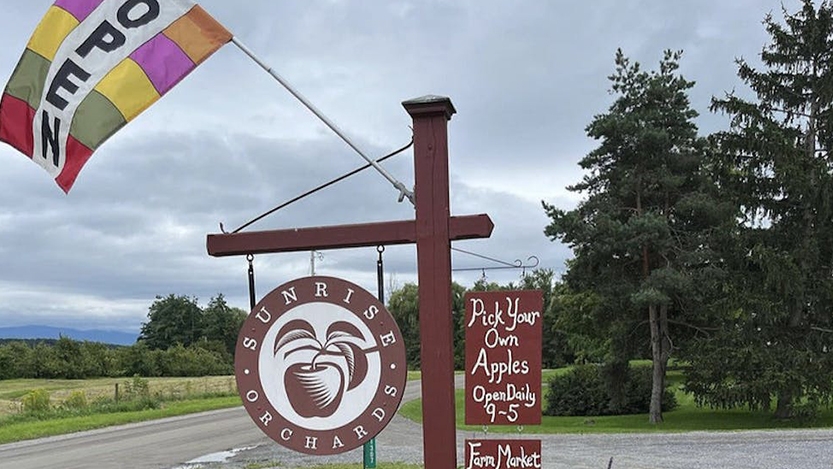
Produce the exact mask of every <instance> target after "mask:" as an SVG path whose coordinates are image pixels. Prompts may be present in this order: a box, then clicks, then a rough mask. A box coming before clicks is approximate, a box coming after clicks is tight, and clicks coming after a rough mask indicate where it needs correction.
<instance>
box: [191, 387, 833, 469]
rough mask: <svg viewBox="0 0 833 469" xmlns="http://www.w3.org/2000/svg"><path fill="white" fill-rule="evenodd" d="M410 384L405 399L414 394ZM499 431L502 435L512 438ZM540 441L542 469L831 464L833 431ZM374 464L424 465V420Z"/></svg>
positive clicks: (279, 457)
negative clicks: (397, 462)
mask: <svg viewBox="0 0 833 469" xmlns="http://www.w3.org/2000/svg"><path fill="white" fill-rule="evenodd" d="M419 392H420V391H419V389H418V382H417V383H416V384H414V383H409V389H408V390H407V394H406V395H407V396H409V397H406V399H405V400H407V399H408V398H413V397H415V396H418V395H419ZM484 436H485V435H484V434H483V433H482V432H481V433H472V432H457V448H458V451H457V453H458V454H457V465H458V467H461V466H462V467H465V461H464V458H463V444H464V441H465V439H467V438H483V437H484ZM513 437H515V436H513V435H509V436H507V435H501V437H500V438H513ZM523 437H524V438H533V439H541V440H542V442H541V446H542V451H543V454H542V460H543V467H544V468H548V469H549V468H551V469H607V467H608V464H609V463H610V460H611V458H613V463H612V465H611V468H612V469H719V468H726V469H833V429H821V430H770V431H743V432H690V433H672V434H657V433H650V434H615V435H599V434H596V435H524V436H523ZM377 459H378V462H379V467H380V468H384V462H386V461H388V462H391V461H400V462H409V463H422V461H423V459H422V426H421V425H419V424H417V423H414V422H412V421H410V420H407V419H405V418H403V417H401V416H399V415H397V416H396V417H394V418H393V420H391V423H390V424H389V425H388V427H387V428H386V429H385V430H384V431H383V432H382V433H381V434H380V435H379V437H378V438H377ZM361 461H362V453H361V449H358V450H354V451H351V452H349V453H345V454H341V455H337V456H332V457H324V458H322V457H313V456H307V455H304V454H301V453H295V452H293V451H290V450H287V449H285V448H283V447H282V446H280V445H278V444H276V443H273V442H272V441H271V440H268V439H266V438H265V437H264V442H263V443H262V444H260V445H258V446H256V447H254V448H250V449H246V450H243V451H240V452H239V453H237V454H236V455H235V456H234V457H232V458H230V459H228V460H227V461H224V462H221V463H220V462H217V463H208V464H199V465H196V464H195V465H192V466H183V469H185V468H189V467H190V468H194V469H196V468H197V467H202V468H204V469H213V468H225V469H245V468H246V466H247V465H248V466H249V467H253V466H255V465H259V467H263V468H267V467H269V466H270V465H273V466H274V467H276V468H277V467H280V468H282V469H284V468H295V467H305V466H313V465H320V464H325V463H336V462H343V463H361Z"/></svg>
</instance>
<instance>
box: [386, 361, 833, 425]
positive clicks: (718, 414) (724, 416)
mask: <svg viewBox="0 0 833 469" xmlns="http://www.w3.org/2000/svg"><path fill="white" fill-rule="evenodd" d="M566 370H567V369H566V368H563V369H558V370H548V371H545V373H544V382H546V381H547V377H548V376H552V374H558V373H564V372H566ZM668 382H669V385H671V386H673V388H674V390H675V395H676V397H677V402H678V403H679V406H678V407H677V408H676V409H675V410H673V411H671V412H665V413H663V418H664V422H663V423H661V424H659V425H652V424H650V423H648V415H647V414H638V415H617V416H599V417H549V416H544V417H543V418H542V422H541V425H535V426H526V427H523V428H522V433H526V434H536V433H543V434H547V433H638V432H684V431H715V430H717V431H721V430H753V429H754V430H763V429H784V428H827V427H833V409H829V408H828V409H824V410H822V412H821V414H820V416H819V418H817V419H815V420H813V421H811V422H801V421H796V420H776V419H773V418H772V414H771V413H769V412H752V411H749V410H745V409H734V410H722V409H711V408H708V407H698V406H697V405H696V404H695V402H694V397H693V396H692V395H690V394H687V393H685V392H683V391H682V389H681V384H682V382H683V375H682V372H681V371H676V370H672V371H669V372H668ZM544 393H546V388H545V389H544ZM542 407H543V403H542ZM456 409H457V416H456V417H457V425H458V427H459V428H461V429H464V430H468V431H480V432H482V431H483V427H482V426H466V425H463V422H464V421H465V403H464V393H463V391H462V390H458V391H457V393H456ZM400 412H401V413H402V415H404V416H405V417H407V418H409V419H411V420H414V421H416V422H421V421H422V401H420V400H416V401H411V402H408V403H406V404H404V405H403V407H402V410H401V411H400ZM488 432H489V433H518V428H517V427H509V426H490V427H488Z"/></svg>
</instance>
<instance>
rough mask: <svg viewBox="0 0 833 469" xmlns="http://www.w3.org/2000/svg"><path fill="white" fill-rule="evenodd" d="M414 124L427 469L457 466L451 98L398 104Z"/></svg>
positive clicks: (452, 108) (435, 98)
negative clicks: (453, 315)
mask: <svg viewBox="0 0 833 469" xmlns="http://www.w3.org/2000/svg"><path fill="white" fill-rule="evenodd" d="M402 105H403V106H404V107H405V110H406V111H408V114H410V115H411V117H412V118H413V122H414V173H415V175H414V179H415V187H414V192H415V194H416V238H417V241H416V245H417V265H418V274H417V279H418V283H419V323H420V338H421V350H422V351H421V356H420V359H421V368H422V418H423V454H424V459H425V468H426V469H454V468H456V467H457V440H456V430H455V428H456V427H455V421H454V417H455V412H454V346H453V333H452V327H453V319H452V317H451V242H450V237H449V217H450V216H451V209H450V206H449V196H448V121H449V120H450V119H451V116H452V115H453V114H454V113H455V112H456V111H455V109H454V105H452V104H451V100H450V99H449V98H446V97H440V96H425V97H422V98H417V99H413V100H410V101H405V102H404V103H402Z"/></svg>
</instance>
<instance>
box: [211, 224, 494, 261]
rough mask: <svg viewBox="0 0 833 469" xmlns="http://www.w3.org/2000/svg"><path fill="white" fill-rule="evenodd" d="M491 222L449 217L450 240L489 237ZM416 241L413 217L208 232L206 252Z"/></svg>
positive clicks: (232, 253)
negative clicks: (232, 231) (400, 219)
mask: <svg viewBox="0 0 833 469" xmlns="http://www.w3.org/2000/svg"><path fill="white" fill-rule="evenodd" d="M492 229H494V224H493V223H492V220H491V219H490V218H489V216H488V215H485V214H481V215H466V216H459V217H450V218H449V219H448V230H449V237H450V239H451V240H452V241H455V240H462V239H477V238H488V237H489V236H491V234H492ZM416 242H417V229H416V220H402V221H390V222H381V223H360V224H353V225H337V226H319V227H312V228H294V229H286V230H266V231H248V232H242V233H223V234H210V235H208V239H207V241H206V245H207V248H208V254H209V255H211V256H214V257H226V256H240V255H246V254H264V253H277V252H298V251H312V250H316V251H322V250H325V249H343V248H356V247H365V246H380V245H382V246H392V245H395V244H414V243H416Z"/></svg>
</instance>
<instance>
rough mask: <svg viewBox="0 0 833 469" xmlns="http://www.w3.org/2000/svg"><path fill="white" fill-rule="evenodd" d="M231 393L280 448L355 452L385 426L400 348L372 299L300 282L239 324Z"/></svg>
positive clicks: (393, 400)
mask: <svg viewBox="0 0 833 469" xmlns="http://www.w3.org/2000/svg"><path fill="white" fill-rule="evenodd" d="M234 369H235V375H236V377H237V388H238V390H239V392H240V397H241V398H242V399H243V406H244V407H245V408H246V410H247V411H248V413H249V415H250V416H251V417H252V420H254V422H255V424H257V426H258V427H259V428H260V429H261V430H262V431H263V432H264V433H266V434H267V435H268V436H269V437H270V438H272V439H273V440H275V441H276V442H278V443H280V444H281V445H283V446H285V447H287V448H290V449H293V450H296V451H300V452H302V453H307V454H315V455H330V454H337V453H343V452H346V451H349V450H351V449H354V448H358V447H359V446H362V445H363V444H364V443H367V442H368V441H369V440H370V439H371V438H373V437H375V436H376V435H377V434H378V433H379V432H380V431H382V429H383V428H384V427H385V426H386V425H387V424H388V422H390V420H391V418H393V416H394V414H395V413H396V410H397V409H398V407H399V403H400V401H401V400H402V393H403V391H404V390H405V381H406V378H407V369H406V363H405V344H404V341H403V340H402V334H401V333H400V332H399V327H397V325H396V322H395V321H394V319H393V317H392V316H391V315H390V313H389V312H388V311H387V309H385V307H384V305H383V304H382V303H381V302H380V301H379V300H378V299H377V298H376V297H374V296H373V295H372V294H371V293H369V292H368V291H366V290H364V289H363V288H361V287H359V286H357V285H355V284H353V283H350V282H348V281H346V280H342V279H338V278H333V277H321V276H315V277H304V278H300V279H297V280H293V281H290V282H287V283H285V284H283V285H281V286H279V287H278V288H276V289H274V290H272V291H271V292H270V293H269V294H268V295H266V296H265V297H264V298H263V299H262V300H261V301H260V303H258V304H257V305H256V306H255V309H254V310H253V311H252V312H251V314H249V317H248V318H246V321H245V322H244V323H243V327H242V328H241V330H240V336H239V338H238V340H237V349H236V355H235V364H234Z"/></svg>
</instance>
